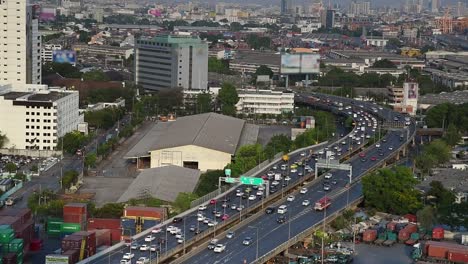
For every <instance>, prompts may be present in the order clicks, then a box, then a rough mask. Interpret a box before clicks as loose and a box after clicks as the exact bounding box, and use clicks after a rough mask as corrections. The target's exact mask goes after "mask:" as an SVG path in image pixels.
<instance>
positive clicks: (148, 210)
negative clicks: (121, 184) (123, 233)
mask: <svg viewBox="0 0 468 264" xmlns="http://www.w3.org/2000/svg"><path fill="white" fill-rule="evenodd" d="M124 217H150V218H155V219H158V220H165V219H166V218H167V217H166V208H158V207H142V206H128V207H127V208H125V210H124Z"/></svg>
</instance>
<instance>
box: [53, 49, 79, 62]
mask: <svg viewBox="0 0 468 264" xmlns="http://www.w3.org/2000/svg"><path fill="white" fill-rule="evenodd" d="M52 61H53V62H58V63H70V64H76V52H75V51H73V50H54V51H53V53H52Z"/></svg>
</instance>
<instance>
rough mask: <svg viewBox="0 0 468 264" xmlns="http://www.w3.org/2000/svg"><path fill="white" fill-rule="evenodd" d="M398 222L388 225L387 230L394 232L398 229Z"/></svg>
mask: <svg viewBox="0 0 468 264" xmlns="http://www.w3.org/2000/svg"><path fill="white" fill-rule="evenodd" d="M396 224H397V223H396V222H390V223H388V224H387V229H388V230H392V231H395V228H396Z"/></svg>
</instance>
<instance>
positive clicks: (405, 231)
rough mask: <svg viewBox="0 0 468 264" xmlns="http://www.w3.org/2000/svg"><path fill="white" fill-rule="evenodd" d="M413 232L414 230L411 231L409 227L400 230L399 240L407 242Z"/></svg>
mask: <svg viewBox="0 0 468 264" xmlns="http://www.w3.org/2000/svg"><path fill="white" fill-rule="evenodd" d="M411 233H412V232H410V231H409V230H408V229H406V228H403V229H402V230H400V232H398V241H400V242H405V241H406V240H408V239H409V238H410V236H411Z"/></svg>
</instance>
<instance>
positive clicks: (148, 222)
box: [141, 220, 159, 230]
mask: <svg viewBox="0 0 468 264" xmlns="http://www.w3.org/2000/svg"><path fill="white" fill-rule="evenodd" d="M157 224H159V221H158V220H144V222H143V225H142V227H141V228H142V230H147V229H150V228H153V227H154V226H155V225H157Z"/></svg>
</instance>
